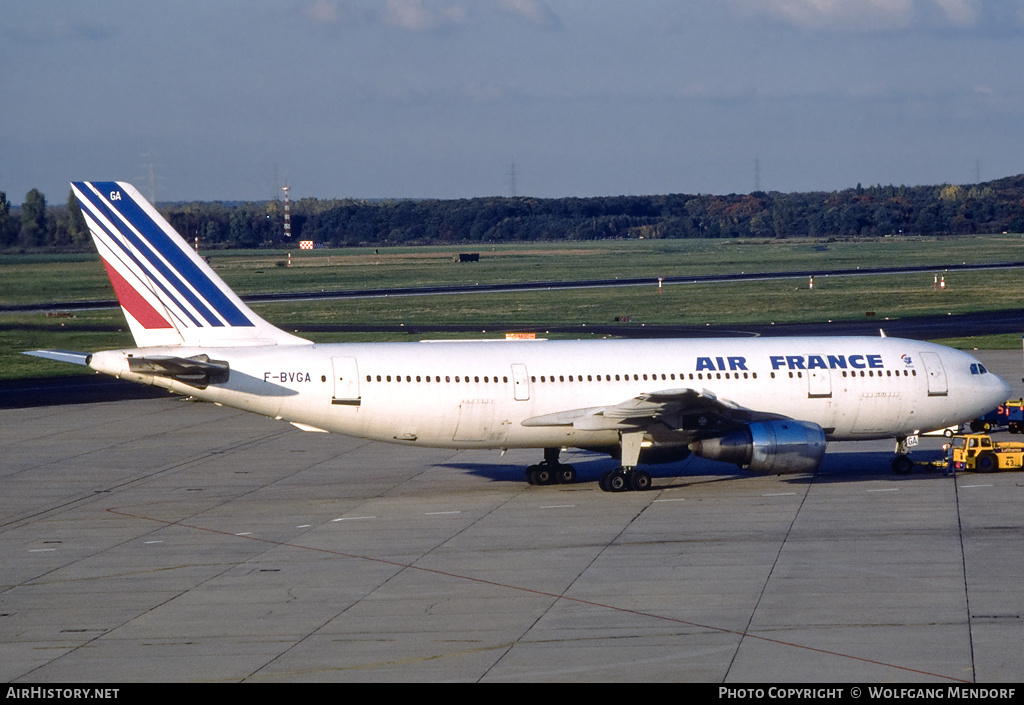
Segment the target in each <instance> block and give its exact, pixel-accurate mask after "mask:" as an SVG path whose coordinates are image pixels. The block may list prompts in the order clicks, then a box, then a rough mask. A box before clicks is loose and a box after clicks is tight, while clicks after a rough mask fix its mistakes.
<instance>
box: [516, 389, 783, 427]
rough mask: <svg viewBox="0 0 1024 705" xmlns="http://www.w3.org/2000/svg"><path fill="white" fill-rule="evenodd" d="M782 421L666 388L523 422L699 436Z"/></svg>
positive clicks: (709, 397)
mask: <svg viewBox="0 0 1024 705" xmlns="http://www.w3.org/2000/svg"><path fill="white" fill-rule="evenodd" d="M781 418H785V417H783V416H780V415H778V414H769V413H766V412H760V411H755V410H752V409H747V408H744V407H741V406H739V405H737V404H734V403H733V402H730V401H726V400H722V399H719V398H718V397H717V396H715V394H713V393H712V392H709V391H708V390H706V389H704V390H700V391H698V390H695V389H667V390H663V391H658V392H650V393H646V394H640V395H638V396H635V397H633V398H631V399H626V400H625V401H623V402H620V403H619V404H615V405H612V406H603V407H591V408H586V409H571V410H567V411H561V412H557V413H554V414H545V415H544V416H535V417H533V418H530V419H526V420H525V421H523V422H522V423H523V426H572V427H573V428H575V429H577V430H580V431H635V430H639V429H645V428H648V427H650V426H653V425H654V424H662V425H664V426H666V427H667V428H669V429H671V430H673V431H682V432H689V435H692V436H693V437H698V436H701V435H704V434H713V433H721V432H722V431H723V430H727V429H729V428H732V427H735V426H738V425H743V424H748V423H750V422H752V421H767V420H774V419H781Z"/></svg>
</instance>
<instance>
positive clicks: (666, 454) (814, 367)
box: [28, 182, 1010, 491]
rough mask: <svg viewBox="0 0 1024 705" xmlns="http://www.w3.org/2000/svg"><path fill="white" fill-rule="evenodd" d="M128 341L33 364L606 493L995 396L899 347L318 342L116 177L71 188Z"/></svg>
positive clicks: (857, 434) (882, 431) (940, 418)
mask: <svg viewBox="0 0 1024 705" xmlns="http://www.w3.org/2000/svg"><path fill="white" fill-rule="evenodd" d="M72 187H73V189H74V193H75V196H76V197H77V199H78V202H79V204H80V205H81V207H82V212H83V213H84V215H85V219H86V222H87V223H88V225H89V230H90V231H91V233H92V237H93V240H94V242H95V243H96V247H97V248H98V250H99V253H100V255H101V257H102V259H103V264H104V266H105V267H106V269H107V273H108V274H109V276H110V281H111V283H112V284H113V287H114V290H115V292H116V294H117V298H118V301H119V302H120V304H121V308H122V309H123V311H124V314H125V316H126V318H127V320H128V324H129V327H130V328H131V331H132V334H133V336H134V338H135V343H136V344H137V345H138V347H136V348H130V349H125V350H104V351H102V352H95V353H91V354H86V353H75V352H67V351H48V350H36V351H32V352H30V353H28V354H31V355H38V356H41V357H47V358H51V359H57V360H63V361H67V362H76V363H78V364H83V365H88V366H89V367H91V368H92V369H94V370H96V371H97V372H102V373H105V374H109V375H115V376H117V377H121V378H124V379H128V380H132V381H135V382H141V383H143V384H151V385H156V386H159V387H164V388H166V389H169V390H171V391H174V392H179V393H184V394H190V395H193V396H195V397H198V398H201V399H206V400H209V401H213V402H217V403H220V404H223V405H225V406H231V407H236V408H239V409H245V410H247V411H253V412H256V413H259V414H265V415H267V416H270V417H273V418H276V419H282V420H284V421H288V422H290V423H292V424H294V425H295V426H297V427H298V428H300V429H303V430H305V431H328V432H334V433H343V434H346V435H350V436H357V437H362V438H368V439H373V440H378V441H386V442H390V443H399V444H402V445H407V446H430V447H444V448H464V449H469V448H493V449H507V448H538V449H540V448H542V449H544V460H543V461H542V462H540V463H538V464H537V465H534V466H531V467H530V468H529V469H528V470H527V472H526V475H527V479H528V480H529V481H530V482H531V483H533V484H548V483H554V482H572V481H574V480H575V477H576V473H575V471H574V470H573V468H572V467H571V466H569V465H564V464H561V463H560V462H559V459H558V457H559V451H560V450H561V449H562V448H569V447H574V448H583V449H590V450H595V451H602V452H607V453H609V454H611V455H613V456H614V457H616V458H618V459H619V461H620V463H621V467H620V468H619V469H617V470H615V471H610V472H607V473H605V475H604V476H602V478H601V481H600V485H601V487H602V489H605V490H608V491H621V490H628V489H633V490H642V489H646V488H648V487H649V486H650V484H651V476H650V474H649V473H647V472H645V471H644V470H642V469H640V468H638V467H637V466H638V465H639V464H640V463H641V462H644V463H647V462H659V461H671V460H678V459H681V458H684V457H686V456H687V455H689V454H690V453H694V454H696V455H698V456H701V457H704V458H709V459H712V460H720V461H725V462H729V463H734V464H736V465H738V466H741V467H743V468H746V469H749V470H751V471H754V472H764V473H799V472H811V471H814V470H815V469H816V468H817V467H818V465H819V464H820V463H821V460H822V457H823V456H824V454H825V446H826V443H827V442H828V441H830V440H850V439H879V438H894V439H895V440H896V442H897V455H896V458H895V460H894V461H893V467H894V469H896V470H898V471H899V470H907V469H909V467H910V464H909V459H908V458H907V456H906V454H905V453H906V450H907V439H908V438H911V437H913V436H915V435H916V434H918V433H919V432H921V431H930V430H933V429H937V428H943V427H946V426H950V425H952V424H956V423H959V422H963V421H966V420H969V419H972V418H976V417H978V416H980V415H981V414H983V413H985V412H988V411H990V410H991V409H993V408H995V407H996V406H997V405H999V404H1001V403H1002V402H1004V401H1005V400H1006V399H1007V397H1008V396H1009V394H1010V389H1009V387H1008V385H1007V384H1006V383H1005V382H1004V381H1003V380H1001V379H999V377H997V376H996V375H994V374H990V373H988V371H987V370H986V369H985V367H984V366H982V364H981V363H980V362H978V360H976V359H975V358H974V357H972V356H970V355H968V354H966V353H964V352H961V351H958V350H952V349H950V348H946V347H942V346H939V345H933V344H929V343H922V342H917V341H913V340H901V339H897V338H887V337H884V336H881V337H878V338H867V337H804V338H774V339H773V338H735V339H734V338H723V339H701V340H601V341H539V340H538V341H504V340H495V341H466V342H433V343H427V342H415V343H368V344H331V345H317V344H315V343H313V342H311V341H308V340H305V339H303V338H299V337H296V336H294V335H291V334H290V333H286V332H285V331H283V330H280V329H279V328H276V327H274V326H273V325H271V324H270V323H268V322H267V321H265V320H263V319H262V318H260V317H259V316H257V315H256V314H255V313H254V312H253V311H252V310H250V309H249V308H248V307H247V306H246V305H245V304H244V303H243V302H242V301H241V299H239V298H238V297H237V296H236V295H235V294H234V292H232V291H231V290H230V289H229V288H228V286H227V285H226V284H225V283H224V282H223V281H222V280H221V279H220V277H218V276H217V275H216V274H215V273H214V271H213V270H212V269H211V268H210V267H209V266H208V265H207V264H206V263H205V262H204V261H203V260H202V259H201V258H200V257H199V256H198V255H196V253H195V252H193V251H192V250H191V249H190V248H189V246H188V244H187V243H186V242H185V241H184V240H183V239H182V238H181V237H180V236H179V235H178V234H177V233H176V232H175V231H174V229H173V228H172V227H171V225H170V224H169V223H168V222H167V221H166V220H165V219H164V218H163V217H162V216H161V215H160V214H159V213H158V212H157V211H156V209H155V208H153V206H152V205H150V204H149V203H148V202H147V201H146V200H145V199H144V198H143V197H142V196H141V195H140V194H139V192H138V191H137V190H136V189H135V188H134V187H132V186H131V185H130V184H127V183H119V182H81V183H73V184H72Z"/></svg>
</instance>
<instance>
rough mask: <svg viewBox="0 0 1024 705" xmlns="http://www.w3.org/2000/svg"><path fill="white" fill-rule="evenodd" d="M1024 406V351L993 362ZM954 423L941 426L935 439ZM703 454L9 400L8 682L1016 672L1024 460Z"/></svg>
mask: <svg viewBox="0 0 1024 705" xmlns="http://www.w3.org/2000/svg"><path fill="white" fill-rule="evenodd" d="M978 356H979V358H981V359H982V361H983V362H984V363H985V364H986V365H987V366H988V367H989V369H990V370H992V371H994V372H996V373H998V374H1001V375H1002V376H1003V377H1004V379H1006V380H1007V381H1008V382H1010V383H1011V385H1013V388H1014V395H1021V394H1024V389H1022V383H1021V381H1020V380H1021V353H1020V352H1019V351H1008V352H984V351H982V352H979V353H978ZM940 444H941V439H937V438H929V439H923V441H922V448H921V449H920V450H918V451H916V454H917V455H918V456H919V457H926V456H931V455H934V454H936V453H937V449H938V447H939V445H940ZM891 445H892V444H891V443H890V442H879V443H873V442H868V443H837V444H832V445H831V446H830V448H829V452H828V454H827V456H826V459H825V462H824V464H823V467H822V468H821V469H820V470H819V471H818V472H817V473H816V474H814V475H813V476H811V475H793V476H783V477H777V476H767V477H764V476H752V475H747V474H740V473H738V472H734V471H733V469H732V468H731V467H730V466H727V465H723V464H716V463H711V462H707V461H702V460H699V459H691V460H689V461H686V462H685V463H682V464H677V465H666V466H651V467H650V468H649V469H650V470H651V471H652V475H654V485H655V487H654V489H653V490H652V491H649V492H640V493H638V492H630V493H623V494H608V493H604V492H601V491H600V490H599V489H598V488H597V481H596V480H597V477H598V476H599V475H600V473H601V472H603V471H604V470H606V469H609V468H611V467H612V466H613V464H614V461H612V460H610V459H608V458H603V457H601V456H597V455H591V454H586V453H575V454H568V453H566V454H563V458H565V457H566V456H570V457H571V459H570V462H574V464H575V465H576V467H577V470H578V471H579V473H580V476H581V479H582V481H581V482H580V483H578V484H576V485H571V486H547V487H535V486H529V485H527V484H526V483H525V482H524V481H523V477H522V473H523V468H524V466H525V465H527V464H529V463H531V462H536V461H537V460H538V459H539V451H510V452H509V453H507V454H505V455H504V456H501V455H499V454H498V452H496V451H493V452H492V451H451V450H429V449H410V448H404V447H399V446H389V445H383V444H378V443H372V442H368V441H363V440H359V439H352V438H346V437H343V436H329V435H326V434H317V433H303V432H301V431H298V430H296V429H294V428H293V427H291V426H289V425H286V424H283V423H282V422H277V421H273V420H270V419H266V418H262V417H258V416H254V415H251V414H247V413H244V412H239V411H234V410H230V409H225V408H221V407H217V406H215V405H212V404H205V403H195V402H188V401H182V400H179V399H177V398H174V397H158V398H148V399H147V398H143V399H122V400H118V401H111V402H91V403H81V404H72V405H51V406H26V407H23V408H6V409H2V410H0V457H2V458H3V461H2V464H0V475H2V477H3V492H2V493H0V551H2V555H3V557H4V558H3V565H4V569H3V571H2V577H0V581H2V585H0V679H2V680H4V681H6V682H8V683H14V684H16V683H79V682H92V683H110V682H115V683H131V682H142V683H152V682H239V681H247V682H318V681H325V682H335V681H362V682H365V681H374V682H390V681H435V682H449V681H451V682H519V681H550V682H586V681H628V682H645V681H655V682H660V681H666V682H704V683H797V682H799V683H812V682H824V683H837V682H841V683H873V682H883V681H885V682H903V683H935V684H955V683H959V682H978V683H996V682H1016V681H1018V680H1020V674H1021V673H1024V656H1022V654H1021V651H1020V648H1019V644H1020V642H1021V639H1022V637H1024V624H1022V620H1024V591H1022V590H1021V589H1020V586H1021V584H1022V580H1024V541H1022V540H1021V539H1022V534H1024V514H1022V512H1021V510H1020V506H1021V502H1022V501H1024V477H1022V475H1021V474H1019V473H999V474H993V475H974V474H962V475H960V476H958V477H955V478H954V477H946V476H945V475H943V474H941V473H926V472H923V471H918V472H915V473H913V474H911V475H908V476H895V475H893V474H892V473H891V471H890V470H889V459H890V454H891V451H892V447H891Z"/></svg>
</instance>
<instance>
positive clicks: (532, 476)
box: [526, 465, 555, 485]
mask: <svg viewBox="0 0 1024 705" xmlns="http://www.w3.org/2000/svg"><path fill="white" fill-rule="evenodd" d="M526 481H527V482H529V483H530V484H531V485H551V484H554V483H555V474H554V473H553V472H552V471H551V468H549V467H548V466H547V465H531V466H530V467H529V468H528V469H527V470H526Z"/></svg>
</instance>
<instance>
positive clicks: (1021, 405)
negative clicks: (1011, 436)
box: [970, 399, 1024, 433]
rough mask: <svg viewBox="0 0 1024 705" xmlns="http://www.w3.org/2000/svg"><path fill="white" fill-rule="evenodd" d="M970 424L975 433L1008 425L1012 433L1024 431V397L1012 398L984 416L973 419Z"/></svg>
mask: <svg viewBox="0 0 1024 705" xmlns="http://www.w3.org/2000/svg"><path fill="white" fill-rule="evenodd" d="M970 426H971V430H972V431H974V432H975V433H980V432H984V431H991V430H992V429H994V428H998V427H1001V426H1006V428H1007V430H1008V431H1009V432H1010V433H1024V399H1010V400H1009V401H1008V402H1006V403H1005V404H1000V405H999V406H997V407H996V408H995V409H993V410H992V411H990V412H988V413H987V414H985V415H984V416H979V417H978V418H976V419H974V420H973V421H971V424H970Z"/></svg>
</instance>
